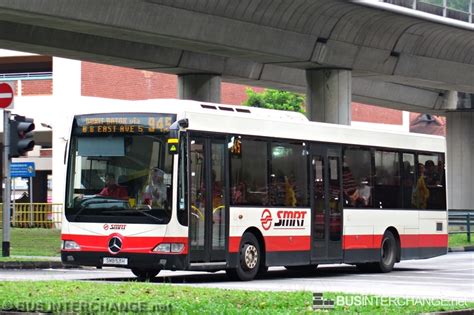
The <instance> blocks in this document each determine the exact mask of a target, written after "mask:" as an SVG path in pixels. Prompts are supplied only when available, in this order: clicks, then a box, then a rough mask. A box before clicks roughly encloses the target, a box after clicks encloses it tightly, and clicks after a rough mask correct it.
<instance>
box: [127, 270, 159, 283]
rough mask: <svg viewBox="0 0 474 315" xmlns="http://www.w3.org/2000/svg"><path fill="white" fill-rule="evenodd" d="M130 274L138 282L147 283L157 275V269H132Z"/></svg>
mask: <svg viewBox="0 0 474 315" xmlns="http://www.w3.org/2000/svg"><path fill="white" fill-rule="evenodd" d="M132 273H133V274H134V275H135V276H136V277H137V279H138V280H140V281H147V280H148V281H149V280H152V279H153V278H155V277H156V276H157V275H158V274H159V273H160V270H159V269H141V268H132Z"/></svg>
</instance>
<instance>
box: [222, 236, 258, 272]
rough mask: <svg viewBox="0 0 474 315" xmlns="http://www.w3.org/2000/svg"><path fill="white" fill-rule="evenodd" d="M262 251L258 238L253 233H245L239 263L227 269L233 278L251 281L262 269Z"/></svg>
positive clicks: (241, 242)
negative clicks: (233, 267) (235, 266)
mask: <svg viewBox="0 0 474 315" xmlns="http://www.w3.org/2000/svg"><path fill="white" fill-rule="evenodd" d="M261 258H262V253H261V251H260V245H259V243H258V240H257V238H256V237H255V235H253V234H252V233H245V234H244V236H243V237H242V240H241V241H240V251H239V265H238V266H237V268H235V269H227V270H226V272H227V275H228V276H229V278H230V279H232V280H240V281H250V280H252V279H254V278H255V276H256V275H257V273H258V270H259V269H260V268H259V267H260V260H261Z"/></svg>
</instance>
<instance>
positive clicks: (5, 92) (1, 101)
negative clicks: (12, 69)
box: [0, 83, 14, 108]
mask: <svg viewBox="0 0 474 315" xmlns="http://www.w3.org/2000/svg"><path fill="white" fill-rule="evenodd" d="M13 94H14V93H13V89H12V87H11V85H10V84H8V83H0V108H8V107H9V106H10V105H12V103H13Z"/></svg>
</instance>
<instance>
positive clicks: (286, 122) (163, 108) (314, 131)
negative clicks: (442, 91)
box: [84, 99, 446, 152]
mask: <svg viewBox="0 0 474 315" xmlns="http://www.w3.org/2000/svg"><path fill="white" fill-rule="evenodd" d="M114 102H115V101H114ZM131 104H133V105H132V106H130V105H131ZM116 105H117V106H114V107H113V109H112V108H110V107H107V106H104V107H96V108H95V110H94V113H121V112H123V113H138V112H141V113H152V112H155V113H157V112H160V113H174V114H177V115H178V119H181V118H188V119H189V128H188V129H190V130H202V131H208V132H222V133H231V134H238V135H255V136H262V137H271V138H282V139H298V140H301V141H321V142H330V143H344V144H353V145H368V146H375V147H387V148H399V149H408V150H420V151H432V152H445V150H446V141H445V139H444V137H440V136H432V135H421V134H413V133H405V132H396V131H380V130H373V129H369V128H362V127H353V126H344V125H336V124H327V123H319V122H312V121H309V120H308V119H307V118H306V116H305V115H304V114H302V113H296V112H288V111H279V110H270V109H263V108H255V107H248V106H239V105H225V104H215V103H206V102H198V101H191V100H177V99H156V100H145V101H133V102H130V101H119V102H117V103H116ZM84 114H86V113H85V112H84ZM87 114H91V112H88V113H87ZM217 117H218V118H217Z"/></svg>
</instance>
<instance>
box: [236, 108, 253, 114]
mask: <svg viewBox="0 0 474 315" xmlns="http://www.w3.org/2000/svg"><path fill="white" fill-rule="evenodd" d="M235 110H236V111H237V112H239V113H250V110H248V109H243V108H236V109H235Z"/></svg>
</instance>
